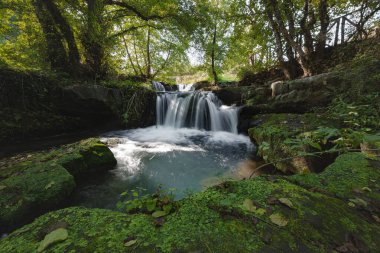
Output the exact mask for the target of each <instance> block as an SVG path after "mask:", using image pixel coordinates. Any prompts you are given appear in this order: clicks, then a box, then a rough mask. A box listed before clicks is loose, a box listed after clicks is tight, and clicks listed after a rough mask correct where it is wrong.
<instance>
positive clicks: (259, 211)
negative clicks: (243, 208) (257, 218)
mask: <svg viewBox="0 0 380 253" xmlns="http://www.w3.org/2000/svg"><path fill="white" fill-rule="evenodd" d="M266 212H267V211H266V210H265V209H263V208H259V209H257V210H256V211H255V213H256V214H257V215H264V214H265V213H266Z"/></svg>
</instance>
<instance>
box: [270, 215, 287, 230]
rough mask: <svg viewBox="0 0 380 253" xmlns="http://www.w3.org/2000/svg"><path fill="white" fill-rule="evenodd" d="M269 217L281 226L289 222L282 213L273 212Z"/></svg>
mask: <svg viewBox="0 0 380 253" xmlns="http://www.w3.org/2000/svg"><path fill="white" fill-rule="evenodd" d="M269 219H270V220H271V222H272V223H274V224H276V225H277V226H280V227H285V226H286V225H288V223H289V221H288V220H287V219H286V218H285V217H284V216H283V215H282V214H279V213H275V214H272V215H271V216H269Z"/></svg>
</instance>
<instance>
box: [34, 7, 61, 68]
mask: <svg viewBox="0 0 380 253" xmlns="http://www.w3.org/2000/svg"><path fill="white" fill-rule="evenodd" d="M33 6H34V9H35V13H36V16H37V19H38V22H39V23H40V25H41V28H42V31H43V33H44V36H45V39H46V43H47V56H48V59H49V62H50V65H51V69H52V70H58V71H67V69H66V68H67V65H68V59H67V55H66V50H65V46H64V44H63V41H64V40H63V37H62V35H61V33H60V32H59V31H58V29H57V27H56V26H55V24H54V20H53V18H52V17H51V15H50V14H49V12H48V11H47V10H46V8H45V6H44V4H43V2H42V1H41V0H34V1H33Z"/></svg>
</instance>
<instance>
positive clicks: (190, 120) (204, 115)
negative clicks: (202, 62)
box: [156, 85, 239, 134]
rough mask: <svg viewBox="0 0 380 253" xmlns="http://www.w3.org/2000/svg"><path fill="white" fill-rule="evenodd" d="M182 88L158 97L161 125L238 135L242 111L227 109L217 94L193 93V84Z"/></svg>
mask: <svg viewBox="0 0 380 253" xmlns="http://www.w3.org/2000/svg"><path fill="white" fill-rule="evenodd" d="M157 87H159V86H157ZM178 88H179V92H166V93H161V92H160V93H158V94H157V107H156V110H157V125H158V126H166V127H174V128H195V129H200V130H207V131H226V132H231V133H236V134H237V133H238V130H237V126H238V111H239V108H237V107H234V106H232V107H229V106H224V105H223V104H222V102H221V101H220V100H219V99H218V97H217V96H216V95H215V94H214V93H212V92H205V91H193V89H194V88H193V86H191V85H178ZM156 90H158V89H156ZM158 91H161V90H158Z"/></svg>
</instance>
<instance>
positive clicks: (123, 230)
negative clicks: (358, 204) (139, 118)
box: [0, 175, 380, 252]
mask: <svg viewBox="0 0 380 253" xmlns="http://www.w3.org/2000/svg"><path fill="white" fill-rule="evenodd" d="M307 176H309V175H307ZM307 176H305V177H307ZM354 177H355V176H354ZM59 227H64V228H65V229H66V230H67V231H68V238H67V239H66V240H65V241H62V242H60V243H57V244H55V245H52V246H50V247H49V248H48V249H47V252H192V251H199V252H334V251H336V252H348V251H344V250H345V249H347V248H348V249H349V251H350V252H377V251H379V249H380V243H379V241H378V238H379V236H380V226H379V224H378V223H376V222H372V221H370V220H368V218H366V217H365V216H362V215H361V214H360V213H359V212H358V211H357V210H356V209H355V208H352V207H350V206H349V205H348V204H347V203H346V202H345V201H344V200H341V199H339V198H335V197H333V196H330V195H328V194H325V193H321V192H315V191H310V190H308V189H307V188H305V187H301V186H299V185H297V184H294V183H292V182H289V179H288V178H287V177H281V176H278V177H258V178H256V179H253V180H245V181H239V182H226V183H223V184H222V185H219V186H216V187H213V188H210V189H208V190H206V191H205V192H203V193H198V194H195V195H193V196H190V197H188V198H186V199H184V200H182V201H180V202H179V203H178V207H177V208H176V211H175V212H174V213H172V214H170V215H168V216H166V217H164V218H159V219H154V218H153V217H152V216H151V215H146V214H135V215H126V214H122V213H118V212H111V211H107V210H99V209H83V208H69V209H64V210H60V211H57V212H52V213H49V214H47V215H44V216H42V217H40V218H38V219H37V220H36V221H35V222H33V223H32V224H30V225H27V226H25V227H23V228H21V229H19V230H17V231H15V232H14V233H12V234H11V235H10V236H9V237H7V238H5V239H2V240H1V241H0V251H5V252H28V251H34V250H35V249H37V248H38V247H39V245H40V243H41V241H42V240H43V238H44V237H45V236H46V235H47V234H48V233H50V232H51V231H53V230H56V229H57V228H59Z"/></svg>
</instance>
